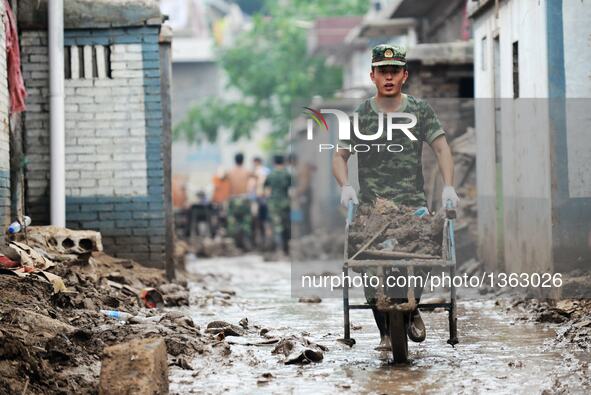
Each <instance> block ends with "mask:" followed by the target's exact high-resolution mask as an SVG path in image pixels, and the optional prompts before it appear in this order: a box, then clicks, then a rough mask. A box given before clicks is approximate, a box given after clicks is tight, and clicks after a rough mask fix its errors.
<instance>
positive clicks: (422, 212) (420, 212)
mask: <svg viewBox="0 0 591 395" xmlns="http://www.w3.org/2000/svg"><path fill="white" fill-rule="evenodd" d="M427 215H429V209H428V208H427V207H419V208H418V209H417V210H416V211H415V216H417V217H419V218H423V217H425V216H427Z"/></svg>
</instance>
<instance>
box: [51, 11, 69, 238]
mask: <svg viewBox="0 0 591 395" xmlns="http://www.w3.org/2000/svg"><path fill="white" fill-rule="evenodd" d="M47 7H48V10H47V14H48V45H49V130H50V135H51V137H50V153H51V154H50V156H51V178H50V180H51V188H50V189H51V194H50V204H51V224H52V225H54V226H61V227H65V226H66V170H65V167H66V152H65V151H66V148H65V145H66V139H65V119H64V118H65V114H64V2H63V0H51V1H48V2H47Z"/></svg>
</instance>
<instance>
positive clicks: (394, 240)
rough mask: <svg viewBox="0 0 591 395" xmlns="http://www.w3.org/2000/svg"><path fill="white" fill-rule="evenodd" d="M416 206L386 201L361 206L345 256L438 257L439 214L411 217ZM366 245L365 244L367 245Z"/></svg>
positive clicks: (440, 215) (350, 232)
mask: <svg viewBox="0 0 591 395" xmlns="http://www.w3.org/2000/svg"><path fill="white" fill-rule="evenodd" d="M416 210H417V209H416V207H414V208H413V207H408V206H404V205H397V204H395V203H393V202H392V201H390V200H387V199H379V198H378V199H376V201H375V202H374V203H373V204H362V205H360V206H359V208H358V210H357V214H356V216H355V219H354V221H353V224H352V225H351V228H350V230H349V256H350V257H351V256H353V255H354V254H356V253H357V252H358V251H359V250H361V249H362V248H363V251H362V253H361V254H360V255H359V257H362V256H369V255H371V256H372V257H380V256H384V257H385V256H394V255H396V254H397V253H398V254H399V255H400V257H409V258H413V257H416V258H421V257H428V256H429V257H438V256H441V242H442V237H443V223H444V216H443V213H437V214H436V215H429V214H427V215H425V216H423V217H419V216H417V215H415V211H416ZM368 243H369V245H368Z"/></svg>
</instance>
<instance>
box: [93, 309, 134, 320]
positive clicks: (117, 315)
mask: <svg viewBox="0 0 591 395" xmlns="http://www.w3.org/2000/svg"><path fill="white" fill-rule="evenodd" d="M101 313H103V314H104V315H106V316H107V317H110V318H114V319H116V320H118V321H129V319H130V318H132V317H133V315H132V314H129V313H126V312H124V311H117V310H101Z"/></svg>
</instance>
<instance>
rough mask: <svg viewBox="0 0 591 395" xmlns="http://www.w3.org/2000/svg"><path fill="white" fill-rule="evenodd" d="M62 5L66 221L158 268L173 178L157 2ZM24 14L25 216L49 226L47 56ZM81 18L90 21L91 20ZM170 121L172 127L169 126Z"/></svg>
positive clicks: (33, 20) (35, 22) (43, 30)
mask: <svg viewBox="0 0 591 395" xmlns="http://www.w3.org/2000/svg"><path fill="white" fill-rule="evenodd" d="M101 3H102V5H101V7H102V8H101V12H95V13H93V12H90V10H86V11H88V12H84V7H88V6H89V5H88V4H87V3H85V2H80V3H77V2H69V3H66V4H65V5H64V7H65V9H64V24H65V31H64V46H65V48H64V50H65V51H64V52H65V81H64V82H65V84H64V87H65V129H66V130H65V134H66V150H65V151H66V222H67V226H68V227H70V228H74V229H93V230H98V231H100V232H101V234H102V236H103V244H104V246H105V250H106V251H107V252H108V253H111V254H113V255H116V256H120V257H126V258H132V259H135V260H137V261H139V262H141V263H143V264H147V265H150V266H155V267H164V265H165V262H166V261H167V259H170V254H171V251H168V249H170V247H169V246H168V244H167V237H169V236H170V235H168V234H167V233H169V232H168V230H167V229H168V228H167V226H166V221H167V220H169V219H170V215H171V214H170V210H169V209H168V207H167V202H169V201H170V196H167V194H168V195H169V194H170V191H169V188H166V185H167V184H169V183H170V176H169V175H167V172H166V166H167V164H166V161H165V158H169V155H166V152H167V150H168V151H169V150H170V146H169V144H170V143H169V142H168V143H167V139H166V138H165V137H166V133H170V130H165V128H164V125H165V117H166V116H168V117H169V116H170V114H165V113H164V112H163V104H164V102H165V100H167V98H166V97H163V92H162V86H161V71H162V70H161V51H160V43H159V35H160V30H161V23H162V18H161V16H160V12H159V9H158V3H157V2H156V1H153V2H145V1H138V2H135V3H133V2H131V3H130V2H128V3H126V4H121V3H119V2H112V1H106V0H105V1H101ZM40 9H43V8H42V7H40V8H39V7H38V8H32V7H31V8H21V9H20V10H19V26H20V27H21V29H20V33H21V37H20V42H21V58H22V69H23V77H24V80H25V86H26V88H27V91H28V97H27V111H26V112H25V113H24V115H23V120H24V121H23V126H24V136H23V138H24V146H25V150H24V151H25V155H26V159H27V167H26V174H25V176H26V199H25V207H26V213H27V215H29V216H31V218H32V219H33V224H35V225H43V224H48V223H49V205H50V200H49V189H50V151H49V140H50V130H49V115H50V111H51V109H50V108H49V78H48V77H49V74H48V73H49V67H50V64H49V60H48V47H47V27H46V16H45V15H43V14H42V13H40V11H39V10H40ZM88 15H92V17H89V16H88ZM168 124H169V122H168Z"/></svg>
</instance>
